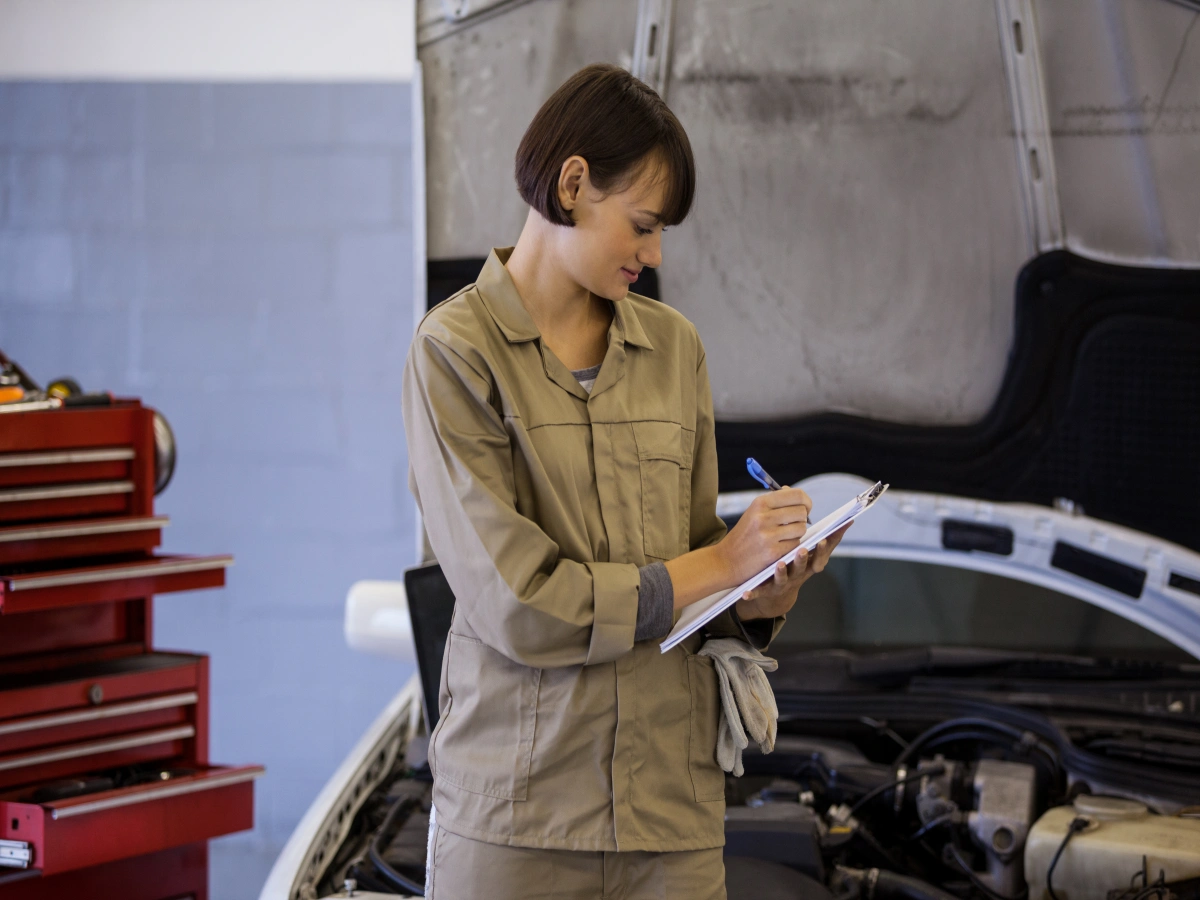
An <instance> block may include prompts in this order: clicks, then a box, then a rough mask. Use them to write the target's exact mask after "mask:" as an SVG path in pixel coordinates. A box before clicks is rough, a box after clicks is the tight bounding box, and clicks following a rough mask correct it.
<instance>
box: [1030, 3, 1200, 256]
mask: <svg viewBox="0 0 1200 900" xmlns="http://www.w3.org/2000/svg"><path fill="white" fill-rule="evenodd" d="M1037 14H1038V20H1039V24H1040V27H1041V32H1042V58H1043V65H1044V68H1045V75H1046V87H1047V96H1048V98H1049V106H1050V109H1049V113H1050V128H1051V135H1052V137H1053V140H1054V148H1055V157H1056V159H1057V161H1058V178H1059V196H1060V198H1061V203H1062V210H1063V219H1064V221H1065V223H1066V229H1067V245H1068V246H1069V247H1070V248H1071V249H1072V250H1075V251H1076V252H1078V253H1080V254H1083V255H1087V256H1093V257H1099V258H1102V259H1111V260H1116V261H1126V262H1152V263H1157V264H1167V265H1187V266H1194V265H1200V178H1197V165H1198V164H1200V25H1198V21H1200V7H1197V6H1196V5H1195V4H1184V3H1167V2H1164V0H1053V2H1049V3H1048V2H1039V3H1037Z"/></svg>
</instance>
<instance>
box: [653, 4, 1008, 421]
mask: <svg viewBox="0 0 1200 900" xmlns="http://www.w3.org/2000/svg"><path fill="white" fill-rule="evenodd" d="M672 44H673V46H674V59H673V61H672V68H671V80H670V84H671V106H672V108H673V109H674V110H675V112H676V113H677V114H678V115H679V117H680V119H681V120H682V121H683V124H684V125H685V127H686V128H687V130H688V134H689V135H690V136H691V139H692V144H693V147H694V148H695V151H696V155H697V168H698V171H699V180H700V184H699V189H698V192H697V198H696V205H695V208H694V212H693V213H692V217H691V218H690V219H689V220H688V221H687V222H686V223H684V225H683V226H681V227H680V228H678V229H675V230H672V232H671V233H670V234H669V235H668V237H667V239H666V241H665V247H664V259H665V261H664V263H663V268H662V272H661V278H662V294H663V298H664V299H665V300H666V301H667V302H669V303H671V304H672V305H674V306H676V307H678V308H679V309H680V310H681V311H682V312H683V313H684V314H685V315H687V316H688V318H690V319H691V320H692V321H693V322H695V323H696V326H697V327H698V329H699V331H700V334H701V337H702V338H704V340H705V345H706V347H707V351H708V361H709V371H710V374H711V377H712V384H713V400H714V406H715V408H716V412H717V416H718V417H719V418H722V419H725V420H762V419H771V418H777V417H785V416H794V415H800V414H804V413H808V412H815V411H818V410H841V411H847V412H854V413H858V414H862V415H866V416H871V417H874V418H879V419H887V420H893V421H903V422H910V423H929V424H933V423H937V424H950V423H965V422H971V421H974V420H976V419H978V418H979V417H980V416H981V415H982V414H983V413H984V412H985V411H986V410H987V408H988V406H989V405H990V404H991V402H992V400H993V399H994V397H995V394H996V390H997V388H998V386H999V384H1000V380H1001V377H1002V375H1003V371H1004V365H1005V361H1006V358H1007V353H1008V346H1009V341H1010V336H1011V331H1012V311H1013V299H1012V298H1013V278H1014V276H1015V273H1016V272H1017V270H1018V269H1019V267H1020V264H1021V263H1022V262H1023V261H1024V259H1026V258H1027V256H1028V255H1029V252H1028V250H1029V247H1030V242H1029V237H1028V235H1027V233H1026V229H1025V224H1024V221H1023V213H1022V207H1021V200H1020V197H1021V191H1020V180H1019V175H1018V169H1017V155H1016V149H1015V147H1014V143H1013V136H1012V120H1011V113H1010V110H1009V105H1008V98H1007V88H1006V85H1005V78H1004V63H1003V61H1002V59H1001V55H1000V48H1001V42H1000V37H999V35H998V34H997V19H996V11H995V7H994V6H993V4H991V3H987V2H982V0H974V2H962V0H910V2H897V3H887V4H878V3H873V2H866V0H845V2H842V3H838V4H828V3H823V2H819V0H811V2H808V0H806V2H801V3H794V2H793V3H785V2H773V3H762V2H750V0H737V2H729V0H719V2H718V0H678V2H677V3H676V9H675V24H674V30H673V34H672ZM751 354H752V358H753V362H752V363H751V364H747V357H748V356H749V355H751Z"/></svg>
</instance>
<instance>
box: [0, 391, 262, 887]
mask: <svg viewBox="0 0 1200 900" xmlns="http://www.w3.org/2000/svg"><path fill="white" fill-rule="evenodd" d="M154 467H155V445H154V413H153V411H152V410H150V409H147V408H146V407H143V406H142V405H141V404H140V403H139V402H137V401H136V400H121V401H116V402H114V403H113V405H112V406H107V407H103V408H96V407H89V408H77V409H56V410H43V411H37V412H19V413H3V414H0V900H25V898H33V897H37V898H47V900H57V898H67V897H71V898H80V897H108V896H113V897H116V896H120V897H121V898H139V900H140V898H144V900H168V898H170V900H179V898H184V897H191V898H195V900H204V898H206V897H207V865H208V851H207V841H208V839H209V838H212V837H216V836H217V835H222V834H229V833H231V832H234V831H241V830H244V829H247V828H250V827H252V825H253V818H254V779H255V778H256V777H258V776H259V775H261V774H262V771H263V769H262V767H261V766H221V765H215V764H213V763H212V762H211V761H210V760H209V756H208V702H209V701H208V658H207V657H205V656H200V655H196V654H190V653H179V652H164V651H159V650H156V649H154V647H153V645H152V614H153V595H155V594H160V593H166V592H170V591H190V590H196V589H198V588H213V587H220V586H222V585H223V584H224V583H225V569H226V567H228V566H229V565H230V563H231V562H232V558H231V557H229V556H179V555H167V554H161V553H158V552H157V550H156V548H157V547H158V546H159V544H160V543H161V538H162V529H163V527H164V526H165V525H167V519H166V517H165V516H158V515H155V514H154V486H155V468H154Z"/></svg>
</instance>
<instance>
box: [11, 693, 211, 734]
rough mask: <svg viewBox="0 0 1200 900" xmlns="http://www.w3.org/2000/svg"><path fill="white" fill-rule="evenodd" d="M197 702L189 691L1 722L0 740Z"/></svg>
mask: <svg viewBox="0 0 1200 900" xmlns="http://www.w3.org/2000/svg"><path fill="white" fill-rule="evenodd" d="M199 699H200V698H199V696H198V695H197V694H196V692H195V691H188V692H187V693H186V694H170V695H168V696H166V697H155V698H153V699H151V700H135V701H133V702H132V703H111V704H109V705H108V706H101V707H99V708H98V709H84V710H79V711H77V712H67V713H59V714H58V715H53V716H38V717H37V718H31V719H17V720H16V721H12V722H0V737H3V736H4V735H6V734H16V733H18V732H21V731H37V730H39V729H42V728H57V727H58V726H60V725H76V724H78V723H80V722H97V721H99V720H101V719H115V718H119V717H120V716H134V715H137V714H138V713H144V712H154V711H155V710H159V709H171V708H173V707H176V706H191V705H193V704H194V703H196V701H197V700H199Z"/></svg>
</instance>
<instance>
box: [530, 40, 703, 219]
mask: <svg viewBox="0 0 1200 900" xmlns="http://www.w3.org/2000/svg"><path fill="white" fill-rule="evenodd" d="M655 153H656V154H658V157H659V162H660V164H661V165H663V166H665V167H666V199H665V201H664V204H663V208H662V210H661V213H660V215H659V221H661V222H662V223H663V224H664V225H678V224H679V223H680V222H682V221H683V220H684V218H685V217H686V216H687V214H688V210H689V209H691V206H692V195H693V194H694V193H695V190H696V163H695V160H694V159H693V158H692V145H691V144H690V143H689V142H688V137H687V134H686V133H685V132H684V130H683V126H682V125H680V124H679V120H678V119H676V118H675V114H674V113H672V112H671V110H670V109H669V108H668V107H667V104H666V103H665V102H664V101H663V99H662V97H660V96H658V94H657V93H655V91H654V90H653V89H652V88H651V87H649V86H648V85H646V84H644V83H643V82H641V81H639V80H638V79H636V78H634V77H633V76H632V75H630V74H629V73H628V72H626V71H625V70H624V69H622V68H619V67H617V66H610V65H604V64H600V63H597V64H596V65H591V66H587V67H585V68H583V69H580V70H579V71H578V72H576V73H575V74H574V75H572V76H571V77H570V78H568V79H567V80H566V81H565V82H563V84H562V86H561V87H560V88H559V89H558V90H556V91H555V92H554V93H553V94H551V95H550V99H549V100H547V101H546V102H545V103H543V104H542V108H541V109H539V110H538V112H537V115H536V116H534V117H533V121H532V122H530V123H529V128H528V129H526V131H525V136H524V137H523V138H521V146H520V147H518V148H517V190H518V191H520V193H521V198H522V199H523V200H524V201H525V202H526V203H528V204H529V205H530V206H532V207H533V208H534V209H536V210H537V211H538V212H539V213H541V214H542V216H544V217H545V218H546V219H547V220H549V221H550V222H553V223H555V224H557V225H568V226H573V225H574V224H575V222H574V220H573V219H572V218H571V214H570V213H569V212H568V211H567V210H565V209H563V208H562V205H561V204H560V203H559V202H558V176H559V173H560V172H561V170H562V164H563V163H564V162H565V161H566V160H567V159H568V158H570V157H572V156H582V157H583V158H584V159H586V160H587V164H588V170H589V173H590V176H591V181H592V184H593V185H595V187H596V188H597V189H599V190H601V191H606V192H607V191H612V190H623V189H624V188H625V187H626V186H627V185H628V183H629V182H630V181H631V180H632V179H633V178H635V177H636V176H637V175H638V174H639V172H640V169H641V166H642V165H643V164H644V163H645V162H646V161H647V160H648V159H649V157H650V156H651V154H655Z"/></svg>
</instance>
